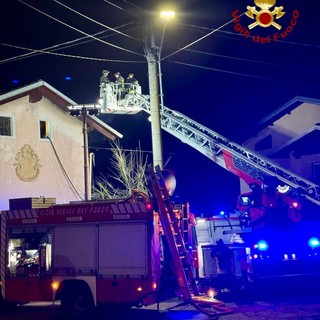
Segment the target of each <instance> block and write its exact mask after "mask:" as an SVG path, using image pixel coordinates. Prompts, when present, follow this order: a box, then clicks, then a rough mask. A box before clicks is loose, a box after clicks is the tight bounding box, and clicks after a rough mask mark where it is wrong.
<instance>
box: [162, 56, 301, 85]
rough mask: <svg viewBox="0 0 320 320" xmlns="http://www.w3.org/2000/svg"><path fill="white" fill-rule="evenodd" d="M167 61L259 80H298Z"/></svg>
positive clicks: (286, 81) (285, 81)
mask: <svg viewBox="0 0 320 320" xmlns="http://www.w3.org/2000/svg"><path fill="white" fill-rule="evenodd" d="M167 61H168V62H171V63H176V64H180V65H184V66H189V67H193V68H199V69H205V70H211V71H218V72H223V73H228V74H235V75H238V76H243V77H248V78H255V79H260V80H270V81H277V82H284V83H296V84H298V82H295V81H288V80H281V79H273V78H267V77H262V76H255V75H251V74H245V73H241V72H235V71H229V70H222V69H217V68H211V67H205V66H199V65H196V64H191V63H185V62H179V61H172V60H167Z"/></svg>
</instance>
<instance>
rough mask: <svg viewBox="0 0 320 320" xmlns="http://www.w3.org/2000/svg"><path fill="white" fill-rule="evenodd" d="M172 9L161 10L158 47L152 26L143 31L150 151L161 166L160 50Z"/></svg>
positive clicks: (149, 25) (161, 94)
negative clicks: (146, 66) (163, 21)
mask: <svg viewBox="0 0 320 320" xmlns="http://www.w3.org/2000/svg"><path fill="white" fill-rule="evenodd" d="M174 15H175V13H174V12H173V11H162V12H161V15H160V16H161V17H162V18H164V19H165V23H164V26H163V30H162V35H161V41H160V45H159V47H158V46H156V42H155V36H154V31H153V26H152V25H151V23H148V24H147V27H146V30H145V31H146V32H145V46H144V50H145V54H146V59H147V62H148V79H149V95H150V119H151V136H152V153H153V165H154V166H157V165H159V167H160V168H162V167H163V157H162V138H161V114H160V105H159V90H160V99H161V100H160V101H161V107H163V90H162V74H161V58H160V57H161V50H162V45H163V39H164V33H165V29H166V25H167V22H168V19H170V18H172V17H174Z"/></svg>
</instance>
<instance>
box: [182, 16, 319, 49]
mask: <svg viewBox="0 0 320 320" xmlns="http://www.w3.org/2000/svg"><path fill="white" fill-rule="evenodd" d="M242 15H243V14H242ZM180 25H181V26H185V27H192V28H197V29H203V30H213V29H212V28H208V27H202V26H197V25H193V24H184V23H180ZM218 32H221V33H225V34H229V35H233V36H237V37H239V38H243V35H242V34H240V33H236V32H231V31H226V30H218ZM249 38H253V36H249ZM230 39H232V38H230ZM278 42H279V43H284V44H290V45H297V46H302V47H311V48H320V45H313V44H309V43H300V42H295V41H287V40H286V41H284V40H280V39H278V40H277V43H278Z"/></svg>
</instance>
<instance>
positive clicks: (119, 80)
mask: <svg viewBox="0 0 320 320" xmlns="http://www.w3.org/2000/svg"><path fill="white" fill-rule="evenodd" d="M114 77H115V83H116V86H117V96H118V100H122V99H124V97H125V88H124V78H123V76H122V75H121V74H120V72H116V73H115V74H114Z"/></svg>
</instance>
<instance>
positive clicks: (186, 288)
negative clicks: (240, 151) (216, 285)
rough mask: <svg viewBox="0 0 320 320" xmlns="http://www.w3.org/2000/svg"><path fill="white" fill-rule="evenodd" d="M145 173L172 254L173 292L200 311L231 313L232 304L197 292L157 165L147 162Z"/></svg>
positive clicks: (207, 313) (178, 224)
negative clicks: (174, 287) (175, 282)
mask: <svg viewBox="0 0 320 320" xmlns="http://www.w3.org/2000/svg"><path fill="white" fill-rule="evenodd" d="M147 177H148V180H149V185H150V190H151V191H152V193H153V196H154V198H155V199H156V200H157V204H158V214H159V218H160V222H161V226H162V229H163V232H164V234H165V236H166V239H167V243H168V248H169V250H170V253H171V257H172V264H173V273H174V275H175V276H176V279H177V282H178V290H177V292H176V293H177V296H178V297H179V298H181V299H183V301H184V302H183V304H191V305H193V306H194V307H195V308H196V309H197V310H199V311H201V312H202V313H204V314H206V315H208V316H210V317H211V318H212V317H215V319H218V317H219V316H221V315H225V314H228V313H231V312H232V311H233V309H232V308H229V307H226V306H225V305H224V303H223V302H221V301H219V300H216V299H214V298H213V297H209V296H206V295H204V294H201V293H200V291H199V288H198V285H197V282H196V279H195V277H194V275H193V267H192V261H191V259H190V256H189V251H188V249H187V248H186V243H185V239H184V236H183V230H182V229H183V228H181V226H180V223H179V220H180V219H179V218H178V217H177V216H176V214H175V210H174V206H173V203H172V201H171V198H170V195H169V192H168V190H167V188H166V185H165V181H164V178H163V175H162V172H161V169H160V167H159V166H156V167H155V168H154V167H153V165H149V166H148V170H147Z"/></svg>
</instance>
